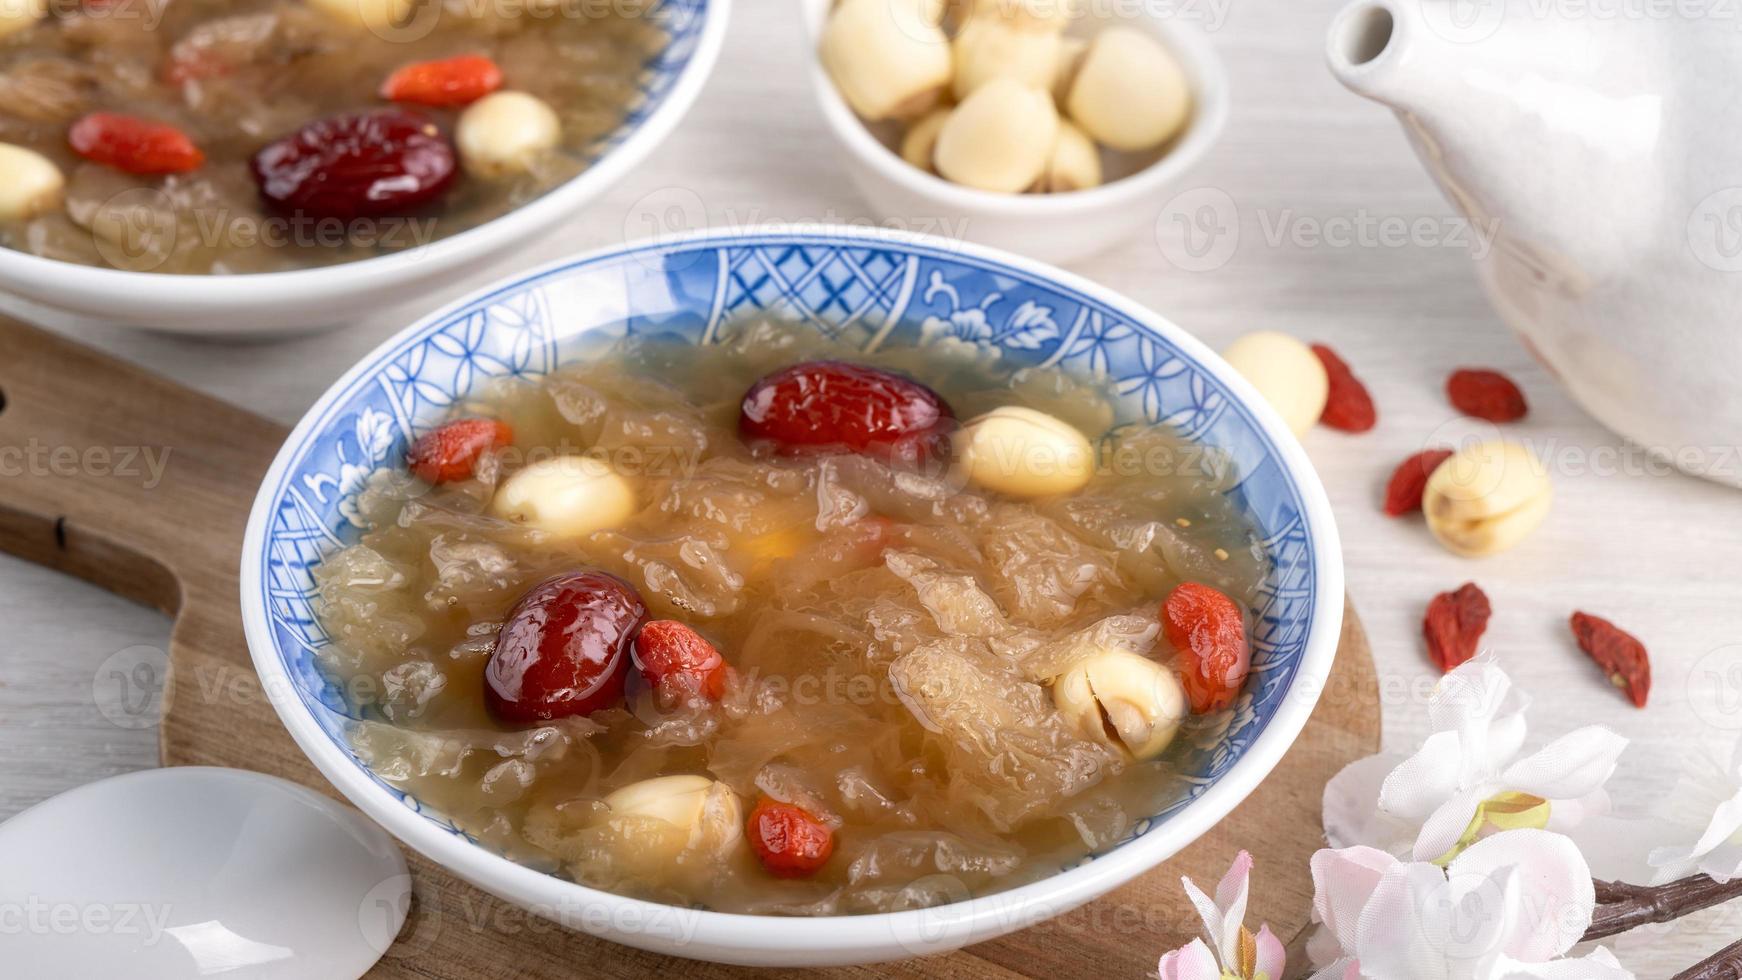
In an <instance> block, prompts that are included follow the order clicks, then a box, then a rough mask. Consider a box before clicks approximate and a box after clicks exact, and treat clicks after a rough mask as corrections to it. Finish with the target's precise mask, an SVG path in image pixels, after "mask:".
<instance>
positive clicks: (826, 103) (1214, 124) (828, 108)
mask: <svg viewBox="0 0 1742 980" xmlns="http://www.w3.org/2000/svg"><path fill="white" fill-rule="evenodd" d="M801 3H802V7H803V11H802V13H803V16H804V19H805V27H806V34H805V36H806V40H807V42H808V47H807V49H806V51H805V58H806V62H807V65H806V74H807V76H808V77H809V78H810V83H811V89H812V91H813V93H814V95H815V97H816V100H817V105H818V107H819V108H821V110H822V113H823V119H824V120H825V121H826V122H827V123H828V125H829V130H830V131H831V132H833V133H834V134H835V138H836V141H837V142H839V143H840V144H841V146H843V147H845V148H846V150H847V152H849V153H850V154H852V155H853V156H854V157H857V158H858V159H859V160H860V161H862V162H864V163H865V164H866V165H868V166H869V167H871V168H872V169H873V170H875V171H876V172H877V173H878V174H879V175H880V176H882V177H883V178H884V179H885V180H888V181H891V182H893V183H895V184H896V185H898V186H899V187H901V188H902V189H903V190H905V191H907V192H908V193H910V194H914V195H918V196H920V197H923V198H925V199H927V200H930V201H933V202H936V203H937V204H938V205H939V207H941V208H944V209H945V210H943V211H942V212H940V213H942V214H955V213H979V214H991V215H996V216H998V217H1002V218H1012V219H1021V218H1032V219H1043V218H1047V217H1058V216H1070V215H1076V214H1080V213H1082V212H1084V211H1089V210H1096V209H1098V208H1102V207H1114V206H1118V205H1122V204H1127V203H1129V202H1130V201H1132V200H1133V199H1135V198H1139V197H1143V196H1145V195H1148V194H1150V193H1153V192H1154V191H1155V190H1156V189H1157V188H1159V187H1161V186H1164V185H1166V184H1168V183H1171V182H1173V181H1174V180H1175V179H1177V178H1178V177H1180V176H1181V175H1183V174H1185V173H1186V172H1187V171H1188V170H1190V169H1191V168H1192V167H1194V166H1196V165H1197V163H1198V161H1199V160H1200V159H1202V158H1203V156H1204V154H1206V153H1208V152H1209V150H1210V147H1212V146H1214V145H1215V143H1216V141H1217V140H1218V139H1220V138H1221V135H1222V130H1223V129H1224V128H1226V126H1227V123H1228V112H1229V103H1230V98H1229V92H1228V73H1227V69H1226V67H1225V66H1224V65H1223V63H1222V59H1221V57H1220V56H1219V55H1218V54H1217V53H1216V49H1215V46H1214V45H1212V44H1211V43H1210V42H1209V40H1208V39H1207V38H1206V37H1204V36H1203V34H1202V33H1199V32H1196V31H1191V30H1187V29H1185V28H1182V27H1180V26H1178V25H1176V24H1175V23H1173V20H1172V19H1171V18H1169V17H1166V16H1163V15H1161V14H1159V13H1156V12H1154V11H1149V9H1148V8H1147V7H1145V8H1144V9H1145V11H1146V13H1145V14H1143V15H1141V16H1136V17H1116V16H1115V17H1105V18H1099V20H1100V21H1101V22H1102V25H1103V26H1116V25H1120V24H1125V25H1136V24H1138V23H1143V24H1145V25H1147V26H1145V27H1140V28H1138V29H1139V30H1144V31H1145V32H1146V33H1149V34H1152V35H1155V36H1158V37H1159V39H1160V40H1161V41H1162V43H1163V44H1164V45H1165V46H1166V47H1167V48H1168V49H1169V50H1170V51H1171V52H1172V53H1173V54H1174V55H1176V56H1177V57H1178V58H1179V60H1180V65H1181V67H1182V68H1184V69H1185V73H1186V78H1187V79H1188V80H1189V81H1190V83H1191V88H1192V97H1193V113H1192V116H1191V118H1190V120H1189V121H1188V122H1187V124H1186V129H1185V132H1184V134H1183V135H1182V136H1181V137H1178V138H1176V139H1175V141H1174V142H1173V143H1172V145H1170V146H1168V147H1167V149H1166V151H1165V152H1164V153H1162V155H1161V156H1160V157H1158V158H1157V159H1155V160H1154V161H1152V162H1151V163H1150V164H1148V165H1147V166H1145V167H1142V168H1141V169H1138V170H1136V171H1134V172H1132V173H1130V174H1127V175H1126V176H1124V177H1121V178H1118V179H1117V180H1113V181H1109V182H1107V183H1105V184H1101V185H1100V186H1098V187H1090V188H1087V189H1083V190H1075V191H1071V192H1069V193H1065V194H1001V193H998V192H996V191H987V190H981V189H979V188H976V187H964V186H962V185H960V184H955V183H951V182H950V181H948V180H945V179H944V178H942V177H940V176H938V175H937V174H934V173H930V172H928V171H925V170H921V169H919V168H918V167H915V166H913V165H912V164H910V163H908V162H907V161H906V160H903V159H902V158H901V155H900V154H898V153H897V152H896V151H895V150H893V149H891V148H890V147H888V146H886V145H885V144H884V143H883V141H882V140H879V139H878V138H877V137H876V136H875V135H873V134H872V132H871V129H870V127H869V126H868V125H867V124H866V123H865V121H864V120H862V119H860V118H859V116H858V114H857V113H855V112H854V111H853V109H852V107H851V106H849V105H848V104H847V100H846V98H845V97H844V96H842V95H841V92H840V89H839V88H838V87H836V85H835V81H834V79H833V78H830V77H829V73H828V71H827V69H825V68H824V67H823V61H822V57H821V56H820V55H819V53H818V51H817V45H818V43H819V39H820V38H821V35H822V28H823V22H824V20H825V19H826V15H827V12H828V10H829V9H830V6H831V0H801ZM1067 30H1068V28H1067Z"/></svg>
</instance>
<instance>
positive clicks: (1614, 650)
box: [1572, 612, 1651, 708]
mask: <svg viewBox="0 0 1742 980" xmlns="http://www.w3.org/2000/svg"><path fill="white" fill-rule="evenodd" d="M1572 626H1573V636H1574V637H1576V638H1577V639H1578V641H1579V649H1581V650H1583V651H1585V653H1586V654H1587V655H1589V656H1590V658H1591V659H1592V660H1594V661H1596V662H1597V666H1599V667H1601V668H1603V673H1604V674H1606V675H1608V677H1609V683H1611V684H1613V685H1615V686H1616V687H1618V688H1620V689H1621V690H1622V691H1623V692H1624V693H1626V695H1627V699H1628V700H1629V701H1632V702H1633V706H1634V707H1635V708H1643V707H1645V699H1646V697H1647V696H1648V695H1649V694H1650V693H1651V659H1650V657H1649V656H1648V655H1647V654H1646V652H1645V644H1643V643H1641V642H1639V640H1638V639H1637V638H1636V637H1634V636H1633V634H1631V633H1628V632H1627V631H1626V630H1623V629H1622V628H1620V627H1619V626H1616V625H1615V624H1614V623H1611V622H1609V621H1608V620H1607V619H1603V618H1602V617H1599V616H1593V615H1591V614H1590V613H1583V612H1575V613H1573V619H1572Z"/></svg>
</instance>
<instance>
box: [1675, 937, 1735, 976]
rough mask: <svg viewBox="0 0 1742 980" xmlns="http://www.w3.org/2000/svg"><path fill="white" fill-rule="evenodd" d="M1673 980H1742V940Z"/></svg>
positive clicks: (1696, 964) (1686, 970)
mask: <svg viewBox="0 0 1742 980" xmlns="http://www.w3.org/2000/svg"><path fill="white" fill-rule="evenodd" d="M1671 980H1742V939H1738V940H1737V941H1735V942H1733V943H1731V944H1730V945H1728V946H1725V947H1724V948H1723V949H1720V950H1718V951H1717V952H1716V953H1713V954H1712V955H1711V956H1708V957H1706V958H1705V959H1703V960H1701V961H1699V962H1698V963H1695V964H1694V965H1693V966H1690V967H1688V968H1687V969H1685V970H1683V971H1682V972H1680V973H1678V974H1676V975H1675V976H1674V977H1673V978H1671Z"/></svg>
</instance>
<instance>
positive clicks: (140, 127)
mask: <svg viewBox="0 0 1742 980" xmlns="http://www.w3.org/2000/svg"><path fill="white" fill-rule="evenodd" d="M67 144H68V145H70V146H71V147H72V148H73V152H74V153H77V154H78V155H79V156H82V157H84V158H85V159H87V160H90V161H92V162H93V163H100V164H103V165H104V166H106V167H114V168H115V169H116V170H121V171H125V172H127V173H130V174H150V175H155V174H180V173H186V172H188V171H190V170H197V169H199V166H200V164H203V163H205V162H206V155H205V154H204V153H202V152H200V148H199V147H197V146H195V145H194V141H193V140H191V139H189V138H188V136H187V134H186V133H184V132H182V131H181V130H179V129H177V128H175V127H174V126H171V125H169V124H168V123H161V122H155V121H153V120H150V119H140V118H138V117H137V116H124V115H121V114H120V113H116V112H93V113H91V114H90V115H87V116H85V117H83V118H81V119H79V120H78V121H77V122H75V123H73V124H72V126H71V127H70V128H68V129H67Z"/></svg>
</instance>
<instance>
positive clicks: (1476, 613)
mask: <svg viewBox="0 0 1742 980" xmlns="http://www.w3.org/2000/svg"><path fill="white" fill-rule="evenodd" d="M1493 612H1494V610H1493V609H1492V608H1491V607H1490V606H1489V605H1488V596H1487V595H1486V594H1485V593H1483V591H1482V590H1481V589H1480V588H1477V586H1476V583H1474V582H1465V583H1464V584H1463V585H1460V586H1458V589H1457V591H1456V592H1441V593H1440V594H1439V595H1436V596H1434V597H1433V601H1432V602H1429V603H1428V604H1427V615H1426V616H1424V617H1422V621H1421V635H1422V638H1423V639H1425V640H1427V654H1428V656H1430V657H1432V658H1433V661H1434V663H1436V664H1438V665H1439V668H1440V670H1442V671H1450V670H1451V669H1452V668H1454V667H1457V666H1458V665H1460V664H1462V663H1464V662H1466V661H1468V660H1469V659H1470V658H1471V657H1474V656H1475V655H1476V644H1477V643H1479V642H1480V641H1481V639H1482V634H1483V632H1484V631H1486V630H1487V629H1488V617H1489V616H1491V615H1493Z"/></svg>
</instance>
